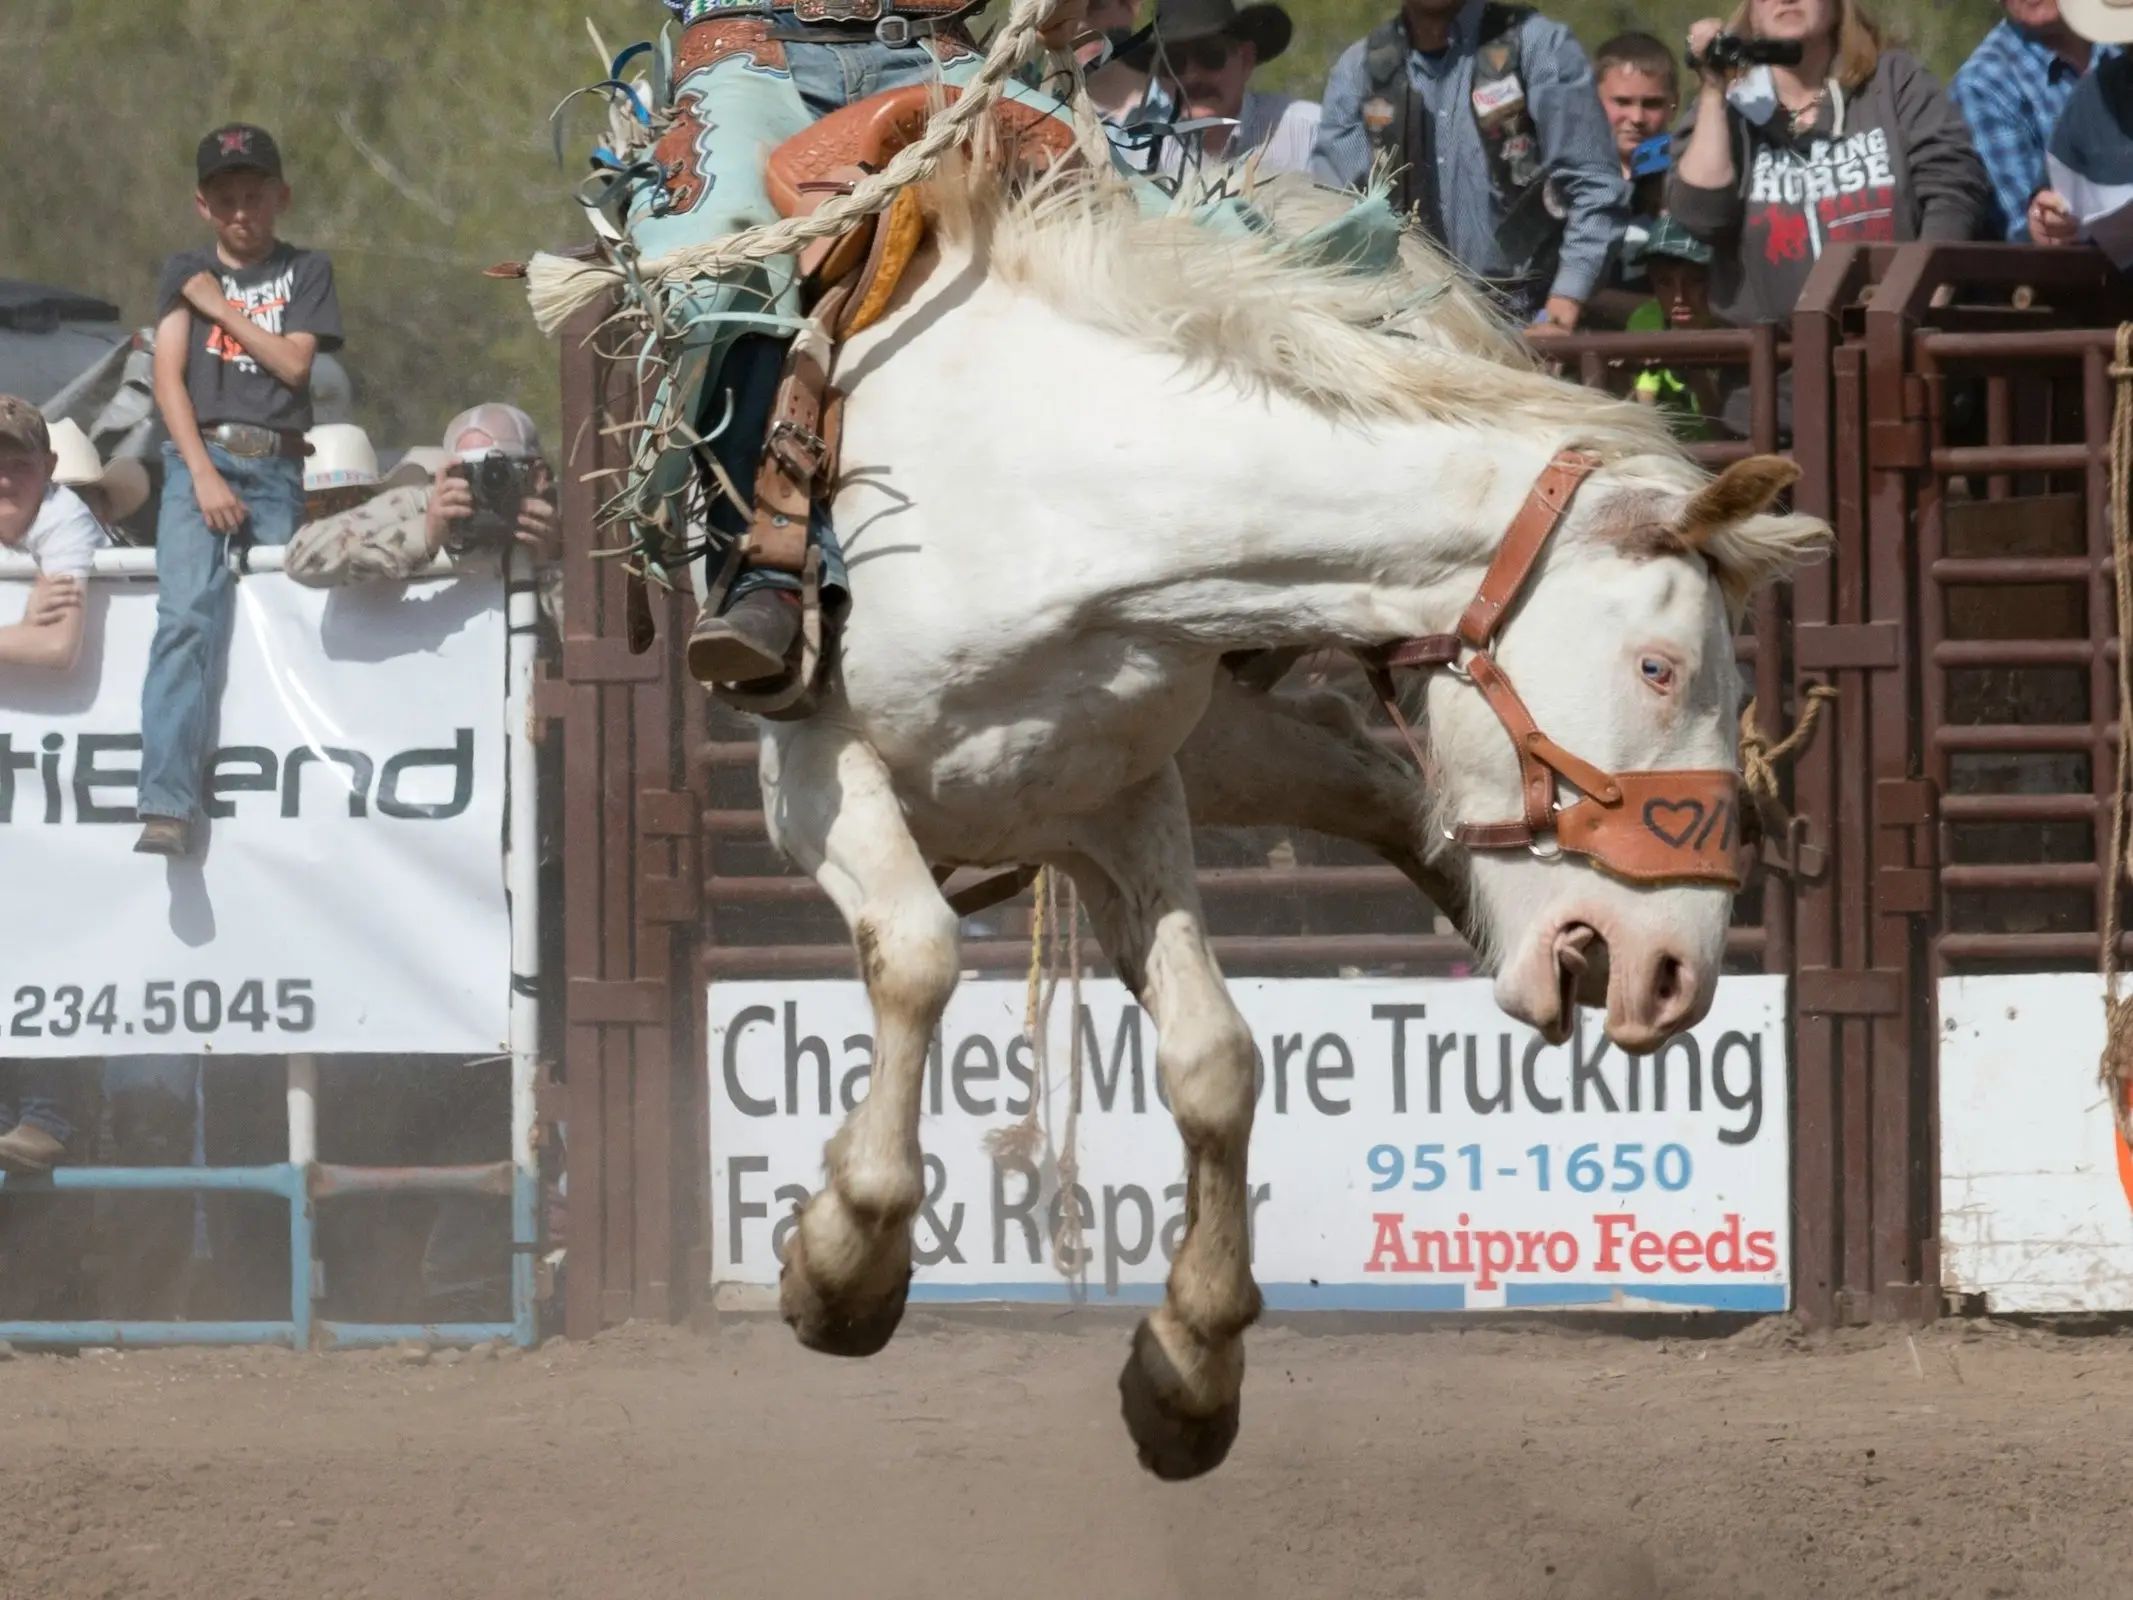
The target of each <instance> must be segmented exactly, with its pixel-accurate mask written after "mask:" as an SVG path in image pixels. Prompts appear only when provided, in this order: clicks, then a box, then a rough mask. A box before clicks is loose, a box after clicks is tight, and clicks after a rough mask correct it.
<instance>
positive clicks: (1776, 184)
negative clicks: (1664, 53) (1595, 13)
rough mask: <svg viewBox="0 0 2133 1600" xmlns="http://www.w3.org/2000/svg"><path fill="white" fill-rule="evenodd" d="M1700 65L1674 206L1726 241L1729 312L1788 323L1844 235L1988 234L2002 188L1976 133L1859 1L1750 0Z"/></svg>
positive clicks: (1722, 301)
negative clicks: (1885, 38) (1993, 180)
mask: <svg viewBox="0 0 2133 1600" xmlns="http://www.w3.org/2000/svg"><path fill="white" fill-rule="evenodd" d="M1688 62H1689V65H1690V66H1691V67H1693V68H1695V70H1696V73H1697V79H1698V89H1697V97H1696V104H1695V107H1694V109H1693V110H1692V111H1691V113H1690V115H1689V118H1688V120H1687V122H1686V123H1685V124H1684V126H1683V129H1682V131H1680V132H1679V133H1677V134H1676V136H1675V156H1674V169H1673V174H1672V177H1671V178H1670V179H1669V181H1668V184H1667V196H1666V201H1667V212H1668V214H1669V215H1671V216H1672V217H1673V218H1674V220H1675V221H1676V222H1678V223H1680V224H1681V226H1682V227H1684V228H1685V229H1687V230H1688V231H1689V232H1690V233H1691V234H1693V235H1694V236H1696V237H1697V238H1699V239H1702V240H1703V241H1704V242H1705V243H1707V244H1709V245H1710V246H1711V247H1712V253H1713V259H1712V262H1711V303H1712V309H1713V310H1714V311H1715V312H1716V313H1717V315H1718V316H1719V318H1720V319H1721V320H1722V321H1725V322H1727V323H1731V324H1733V325H1734V326H1736V327H1745V326H1748V325H1750V324H1754V323H1784V322H1788V321H1790V319H1791V317H1792V309H1793V306H1794V304H1795V302H1797V301H1798V299H1799V297H1800V290H1801V288H1802V287H1803V286H1804V285H1805V283H1806V281H1807V274H1808V272H1809V271H1810V270H1811V269H1812V268H1813V266H1814V264H1815V262H1816V261H1817V260H1818V259H1819V258H1820V257H1821V254H1822V252H1823V250H1824V249H1826V248H1827V247H1829V246H1830V245H1833V244H1849V243H1860V242H1869V241H1896V240H1910V239H1968V238H1972V237H1974V236H1975V235H1976V233H1977V231H1978V228H1979V225H1980V223H1981V221H1982V220H1983V219H1984V217H1985V216H1986V214H1987V212H1988V210H1989V208H1990V206H1991V202H1992V191H1991V185H1990V183H1989V182H1988V181H1987V179H1986V176H1985V168H1984V165H1983V163H1982V162H1980V161H1979V160H1978V156H1977V151H1976V150H1975V149H1974V148H1973V147H1972V145H1971V142H1970V134H1969V130H1968V129H1967V128H1966V127H1965V126H1964V125H1963V119H1962V117H1961V116H1960V115H1959V114H1958V113H1957V112H1956V109H1955V106H1954V104H1953V103H1952V102H1951V101H1950V100H1949V98H1948V96H1947V94H1946V93H1945V92H1944V91H1943V90H1942V88H1941V86H1940V84H1939V83H1938V82H1937V81H1935V79H1934V77H1933V75H1932V74H1931V73H1930V72H1928V71H1926V69H1925V68H1924V67H1922V66H1920V65H1919V63H1918V62H1917V61H1916V60H1914V59H1913V58H1912V57H1910V56H1908V55H1906V54H1904V53H1903V52H1902V51H1900V50H1884V49H1883V48H1882V47H1881V41H1880V37H1879V35H1878V34H1877V33H1876V32H1875V30H1874V26H1873V24H1872V23H1871V22H1869V21H1868V20H1867V18H1866V17H1865V16H1864V15H1862V14H1861V12H1860V11H1859V9H1858V6H1857V5H1856V4H1855V3H1854V0H1746V3H1745V4H1743V5H1742V6H1741V8H1740V9H1739V10H1738V11H1736V12H1735V13H1734V14H1733V16H1732V18H1731V20H1730V21H1726V22H1721V21H1719V20H1718V19H1717V18H1715V17H1706V18H1705V19H1704V20H1703V21H1701V22H1698V23H1696V24H1695V25H1694V26H1693V27H1692V28H1690V29H1689V39H1688Z"/></svg>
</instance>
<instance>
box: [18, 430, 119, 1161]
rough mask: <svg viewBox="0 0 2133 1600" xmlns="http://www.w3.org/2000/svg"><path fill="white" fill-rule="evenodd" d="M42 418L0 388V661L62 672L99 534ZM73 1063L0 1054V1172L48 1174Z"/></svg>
mask: <svg viewBox="0 0 2133 1600" xmlns="http://www.w3.org/2000/svg"><path fill="white" fill-rule="evenodd" d="M58 467H59V457H58V456H57V455H56V454H55V453H54V452H53V449H52V437H51V433H50V430H49V429H48V428H47V427H46V426H45V420H44V416H43V414H42V413H41V412H39V411H38V409H37V408H36V407H35V406H33V405H31V404H30V403H29V402H28V401H27V400H20V399H17V398H16V397H14V396H13V395H0V546H4V547H5V548H7V549H9V550H19V551H24V552H26V553H27V554H28V555H29V556H30V558H31V559H32V560H33V561H35V562H36V563H37V578H36V581H35V582H34V583H33V584H32V585H31V586H30V595H29V604H28V608H27V610H26V612H25V614H24V617H23V619H22V620H21V621H20V622H15V623H10V624H8V625H7V626H5V627H0V663H6V664H8V665H11V666H17V667H40V668H44V669H45V670H47V671H61V672H63V671H65V670H67V669H68V668H70V667H72V666H73V665H74V661H75V658H76V657H77V656H78V655H79V654H80V653H81V619H82V599H83V585H84V583H85V582H86V581H87V579H88V576H89V568H90V564H91V562H92V561H93V560H94V558H95V555H96V552H97V551H98V550H99V549H101V548H102V547H103V546H104V545H105V544H106V543H107V542H108V541H107V540H106V539H105V537H104V530H103V529H102V528H101V527H100V526H98V524H97V521H96V518H95V517H93V516H92V515H90V512H89V508H88V507H87V506H85V505H83V504H82V502H81V501H80V500H79V499H77V498H76V497H75V495H74V492H73V491H72V490H71V489H68V488H66V487H64V486H63V485H60V484H58V483H55V482H54V481H53V474H54V472H55V471H56V470H57V469H58ZM80 1068H81V1063H79V1062H75V1061H0V1172H6V1173H17V1174H39V1173H46V1172H50V1171H51V1170H52V1168H53V1167H54V1166H55V1165H57V1164H58V1163H59V1162H61V1161H63V1160H65V1159H66V1154H67V1143H68V1141H69V1140H70V1139H72V1138H73V1136H74V1130H75V1121H74V1119H75V1116H76V1112H75V1110H74V1107H75V1105H76V1100H75V1094H76V1091H77V1085H78V1083H79V1081H80V1079H79V1072H80Z"/></svg>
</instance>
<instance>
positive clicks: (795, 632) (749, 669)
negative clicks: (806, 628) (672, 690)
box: [689, 589, 800, 684]
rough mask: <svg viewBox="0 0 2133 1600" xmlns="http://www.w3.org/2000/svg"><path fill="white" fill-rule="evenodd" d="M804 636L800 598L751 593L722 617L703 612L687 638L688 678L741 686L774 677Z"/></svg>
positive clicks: (779, 593)
mask: <svg viewBox="0 0 2133 1600" xmlns="http://www.w3.org/2000/svg"><path fill="white" fill-rule="evenodd" d="M799 636H800V597H799V596H798V595H795V594H793V593H791V592H790V591H788V590H784V589H752V590H750V591H749V592H748V593H747V594H744V595H742V596H741V597H740V599H738V600H736V601H734V602H733V604H732V605H730V606H728V607H727V608H726V610H725V612H724V614H723V615H720V616H713V615H711V613H710V612H708V611H707V612H705V613H704V614H703V615H702V616H700V617H698V618H697V619H696V627H695V628H694V630H692V631H691V633H690V634H689V675H690V676H691V677H693V678H694V679H696V681H697V682H699V683H724V684H743V683H751V682H754V681H755V680H756V679H759V678H770V677H775V676H776V675H777V674H779V673H780V672H783V671H784V670H785V657H786V656H787V655H788V654H789V653H790V652H791V650H792V647H793V644H794V642H795V641H796V640H797V639H798V638H799Z"/></svg>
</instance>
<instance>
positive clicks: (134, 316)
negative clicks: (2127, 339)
mask: <svg viewBox="0 0 2133 1600" xmlns="http://www.w3.org/2000/svg"><path fill="white" fill-rule="evenodd" d="M996 3H997V0H996ZM1143 3H1144V6H1145V5H1146V4H1147V3H1148V0H1143ZM1289 5H1290V10H1291V13H1292V15H1293V16H1294V17H1295V19H1296V22H1297V30H1296V42H1295V43H1294V44H1293V45H1292V46H1291V47H1290V49H1289V51H1288V53H1287V54H1286V55H1285V56H1284V57H1282V59H1281V60H1279V61H1278V62H1276V63H1274V64H1273V66H1272V67H1271V68H1269V70H1268V71H1267V72H1266V73H1264V74H1262V77H1263V78H1264V79H1265V80H1267V82H1268V85H1269V86H1270V87H1278V88H1283V89H1287V90H1289V91H1291V92H1293V93H1298V94H1305V95H1312V96H1315V95H1316V94H1317V92H1318V91H1319V89H1320V88H1321V87H1322V86H1323V83H1324V80H1325V72H1326V69H1327V67H1328V66H1330V65H1331V63H1332V60H1333V58H1334V56H1336V55H1337V54H1338V53H1339V52H1340V50H1341V49H1342V48H1343V47H1344V46H1345V45H1347V44H1348V43H1349V42H1351V41H1352V40H1354V39H1357V38H1359V37H1361V36H1362V34H1363V33H1365V32H1366V31H1368V29H1369V28H1370V27H1371V26H1373V25H1374V24H1375V23H1376V22H1377V21H1378V20H1379V18H1380V17H1381V16H1383V15H1386V14H1389V12H1390V10H1391V0H1289ZM1543 9H1544V10H1546V11H1547V12H1548V13H1549V14H1550V15H1553V16H1556V17H1559V18H1561V19H1562V20H1564V21H1566V22H1568V23H1569V24H1570V25H1571V26H1572V27H1573V28H1575V29H1576V30H1577V32H1578V34H1579V36H1580V37H1581V38H1582V39H1583V40H1584V41H1585V43H1586V46H1587V47H1588V48H1590V47H1592V46H1594V45H1597V44H1598V43H1599V42H1600V41H1601V40H1602V39H1604V38H1605V37H1606V36H1607V35H1609V34H1611V33H1614V32H1617V31H1619V30H1620V29H1623V28H1632V27H1636V28H1644V29H1646V30H1648V31H1650V32H1653V33H1656V34H1657V35H1658V36H1659V37H1660V38H1662V39H1665V40H1667V41H1669V42H1672V41H1674V40H1677V39H1679V38H1681V37H1682V36H1683V34H1684V33H1685V32H1686V30H1687V26H1688V24H1689V22H1690V21H1691V20H1693V19H1694V18H1695V17H1697V16H1700V15H1705V14H1708V11H1709V5H1708V0H1640V3H1629V0H1545V3H1544V5H1543ZM1869 9H1870V12H1871V14H1873V15H1874V16H1875V17H1876V18H1877V20H1879V21H1880V22H1881V23H1882V24H1883V26H1884V30H1885V31H1886V32H1887V33H1888V34H1889V35H1890V36H1891V37H1892V38H1894V39H1895V40H1897V41H1899V42H1901V43H1903V44H1905V45H1906V46H1907V47H1908V48H1910V49H1911V50H1912V51H1913V52H1914V53H1916V54H1918V55H1920V56H1921V57H1923V58H1924V59H1925V61H1926V62H1927V64H1928V65H1929V66H1931V67H1932V68H1933V70H1934V71H1935V72H1937V73H1939V74H1940V75H1941V76H1942V77H1943V78H1945V77H1946V76H1947V75H1948V74H1949V73H1951V72H1953V71H1954V69H1955V67H1956V65H1957V63H1959V62H1960V61H1961V60H1962V58H1963V56H1964V55H1965V54H1966V53H1967V52H1968V50H1969V49H1970V47H1971V46H1972V45H1973V44H1974V43H1975V42H1976V41H1977V39H1978V38H1979V37H1980V36H1981V35H1982V34H1983V33H1984V31H1985V29H1986V28H1987V27H1989V26H1990V25H1991V23H1992V21H1993V19H1994V17H1995V16H1996V14H1997V7H1996V6H1995V5H1994V4H1993V0H1881V3H1880V4H1878V5H1870V6H1869ZM664 15H665V13H664V12H663V11H662V10H661V8H660V7H659V6H658V5H656V4H655V3H654V0H456V3H449V0H447V3H439V0H397V3H394V0H337V3H333V4H323V3H321V0H155V3H154V4H152V5H144V4H142V3H141V0H5V4H4V5H0V150H5V151H6V152H7V153H8V157H9V160H8V172H7V175H6V177H5V178H4V179H0V276H9V277H23V278H34V279H39V280H42V281H45V282H49V283H55V284H60V285H64V286H66V287H69V288H75V289H80V290H84V291H88V292H92V293H95V294H99V295H102V296H104V297H105V298H107V299H110V300H113V301H115V302H117V303H118V304H119V306H121V307H122V308H123V310H124V312H125V314H126V316H127V317H128V319H130V320H131V321H134V322H136V323H139V322H146V321H148V320H149V319H150V317H151V315H152V312H153V309H154V308H153V307H152V306H151V305H150V303H149V299H150V296H151V294H152V292H153V289H154V279H155V272H156V268H157V266H158V264H159V263H160V262H161V260H162V258H163V257H164V256H165V255H167V254H169V253H170V252H171V251H172V250H175V249H178V248H180V247H182V246H185V245H187V244H191V243H194V242H197V241H199V240H201V239H202V238H204V236H205V232H204V225H203V224H202V223H201V222H200V220H199V219H198V217H197V216H196V215H195V214H194V211H193V206H192V198H191V197H192V190H193V178H192V157H193V147H194V145H195V143H196V142H197V141H198V139H199V137H200V135H201V134H202V133H203V132H205V131H206V130H207V129H208V128H210V127H212V126H214V125H215V124H217V123H219V122H225V121H230V120H244V121H249V122H257V123H260V124H262V125H263V126H265V127H267V128H269V129H271V130H272V131H273V132H274V134H275V136H276V137H277V138H278V139H279V140H280V141H281V144H282V149H283V152H284V157H285V160H286V162H287V165H288V169H289V177H290V181H291V183H292V184H293V186H294V188H295V190H296V204H295V208H294V209H293V211H292V212H291V213H290V215H289V216H288V218H287V219H286V222H285V224H284V228H283V231H284V233H285V234H286V236H287V237H289V238H290V239H292V240H293V241H295V242H297V243H299V244H307V245H313V246H316V247H318V248H321V249H324V250H327V251H330V252H331V253H332V255H333V258H334V266H335V270H336V272H337V274H338V277H339V283H340V291H341V304H342V309H343V312H344V315H345V318H346V322H347V332H348V346H347V349H346V350H345V352H344V353H343V358H344V360H345V361H346V363H347V365H348V368H349V371H350V372H351V374H352V375H353V376H354V379H355V384H356V402H357V410H358V414H359V415H360V417H361V418H362V420H363V421H364V423H365V424H366V425H367V426H368V427H369V428H370V430H371V432H372V433H373V435H374V436H375V437H376V438H377V440H378V441H379V443H380V444H382V445H406V444H414V443H423V442H428V441H430V440H432V439H433V438H434V437H435V436H436V434H437V433H438V432H439V430H441V429H442V427H443V425H444V423H445V421H446V419H447V418H449V417H450V416H451V415H452V414H453V413H454V412H455V411H457V410H459V409H460V408H461V407H463V406H465V405H468V404H471V403H472V402H473V401H475V400H478V399H483V398H490V397H496V396H509V397H512V398H515V399H517V400H518V402H519V403H520V404H522V405H524V406H525V407H526V408H527V409H528V410H529V411H531V412H533V414H534V415H535V416H536V417H538V418H539V419H541V421H542V423H543V425H544V427H545V428H547V430H548V431H549V436H550V437H551V438H554V437H555V432H554V429H555V423H556V412H557V394H556V376H555V372H556V354H555V350H554V347H553V346H552V345H550V344H549V343H548V342H547V341H545V340H543V339H542V338H541V337H540V335H539V334H538V333H537V332H536V331H535V330H534V328H533V324H532V322H531V320H530V318H529V317H528V316H527V314H526V310H525V301H524V297H523V295H522V293H521V286H520V285H518V284H516V283H512V282H500V281H497V280H493V279H488V278H484V277H483V276H482V275H481V269H482V268H483V267H485V266H488V265H491V264H492V263H494V262H497V261H503V260H516V259H523V258H524V257H525V256H526V255H527V254H529V253H530V252H531V251H532V250H534V249H536V248H539V247H543V246H548V247H554V246H557V245H562V244H567V243H573V242H576V241H578V240H579V239H581V238H582V237H584V235H585V229H584V225H583V223H582V222H581V221H580V219H579V216H578V213H577V209H576V207H575V206H574V205H573V204H572V202H571V200H570V194H569V192H570V187H571V183H572V181H573V180H574V177H575V175H576V173H577V172H579V171H581V170H582V167H581V166H580V163H581V161H582V157H583V152H584V151H585V150H586V149H587V148H588V147H589V145H590V143H591V140H592V138H593V136H594V133H595V131H596V129H597V128H598V127H599V126H600V113H599V111H598V109H597V106H596V103H595V102H593V101H591V100H585V101H580V102H578V103H577V106H576V108H575V109H574V111H573V113H572V115H571V117H570V119H569V124H568V127H567V129H566V135H565V149H566V151H567V152H568V157H569V163H570V165H569V169H568V170H563V169H559V168H558V167H557V165H556V162H555V157H554V153H553V151H554V146H553V143H552V136H551V133H550V128H549V112H550V110H551V108H552V107H553V106H554V105H555V104H556V102H557V101H559V100H560V99H561V98H562V97H563V96H564V95H565V94H566V93H567V92H568V91H570V90H571V89H573V88H576V87H577V86H579V85H581V84H585V83H589V82H592V81H593V80H594V79H595V78H597V77H599V76H600V75H601V71H600V68H601V65H602V64H601V63H600V62H599V60H598V58H597V57H596V56H595V54H594V51H593V46H592V42H591V39H590V37H589V36H588V33H587V28H586V24H587V21H588V19H589V20H590V21H591V22H592V23H593V24H594V25H595V26H596V27H597V28H598V29H599V31H600V33H601V36H602V37H603V38H604V39H606V40H607V41H608V43H609V44H611V45H613V46H615V47H617V48H620V47H621V46H623V45H625V44H629V43H631V42H634V41H635V40H637V39H640V38H643V37H646V36H647V35H648V34H649V33H650V32H651V31H653V30H655V29H656V28H657V27H658V26H659V25H660V22H661V20H662V18H663V17H664Z"/></svg>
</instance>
